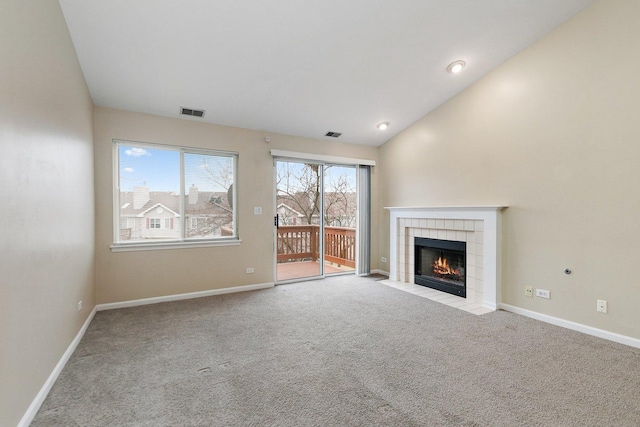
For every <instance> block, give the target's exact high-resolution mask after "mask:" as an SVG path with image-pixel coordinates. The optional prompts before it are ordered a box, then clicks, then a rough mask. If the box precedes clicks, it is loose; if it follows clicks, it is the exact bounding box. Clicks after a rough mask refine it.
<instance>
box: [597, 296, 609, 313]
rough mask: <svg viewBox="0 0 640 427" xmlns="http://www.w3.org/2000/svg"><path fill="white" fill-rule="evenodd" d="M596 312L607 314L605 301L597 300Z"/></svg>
mask: <svg viewBox="0 0 640 427" xmlns="http://www.w3.org/2000/svg"><path fill="white" fill-rule="evenodd" d="M596 311H598V312H599V313H607V302H606V301H605V300H601V299H599V300H598V301H597V302H596Z"/></svg>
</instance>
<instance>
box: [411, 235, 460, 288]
mask: <svg viewBox="0 0 640 427" xmlns="http://www.w3.org/2000/svg"><path fill="white" fill-rule="evenodd" d="M414 245H415V263H414V269H415V275H414V276H415V283H416V284H418V285H422V286H426V287H429V288H433V289H437V290H439V291H442V292H447V293H450V294H453V295H457V296H460V297H463V298H466V296H467V286H466V279H467V276H466V273H465V267H466V247H467V244H466V242H457V241H452V240H440V239H427V238H422V237H416V238H415V241H414Z"/></svg>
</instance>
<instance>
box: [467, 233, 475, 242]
mask: <svg viewBox="0 0 640 427" xmlns="http://www.w3.org/2000/svg"><path fill="white" fill-rule="evenodd" d="M475 242H476V232H475V231H467V243H475Z"/></svg>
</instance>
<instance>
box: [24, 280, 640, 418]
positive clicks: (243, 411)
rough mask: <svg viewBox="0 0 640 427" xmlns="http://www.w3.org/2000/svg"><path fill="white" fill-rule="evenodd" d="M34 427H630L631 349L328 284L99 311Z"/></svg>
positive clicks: (634, 387) (635, 405) (636, 407)
mask: <svg viewBox="0 0 640 427" xmlns="http://www.w3.org/2000/svg"><path fill="white" fill-rule="evenodd" d="M32 425H33V426H638V425H640V350H638V349H634V348H631V347H626V346H623V345H619V344H615V343H612V342H609V341H605V340H602V339H598V338H594V337H591V336H588V335H583V334H580V333H577V332H573V331H569V330H566V329H562V328H559V327H555V326H552V325H549V324H545V323H541V322H538V321H535V320H531V319H528V318H525V317H521V316H518V315H514V314H511V313H507V312H502V311H499V312H495V313H491V314H487V315H483V316H476V315H473V314H469V313H466V312H463V311H460V310H457V309H455V308H451V307H447V306H444V305H441V304H439V303H437V302H434V301H430V300H428V299H425V298H421V297H419V296H415V295H411V294H408V293H405V292H402V291H400V290H397V289H393V288H390V287H388V286H384V285H382V284H380V283H377V282H376V281H375V280H374V279H372V278H357V277H354V276H341V277H334V278H330V279H326V280H322V281H310V282H303V283H298V284H293V285H283V286H278V287H276V288H273V289H266V290H261V291H253V292H243V293H238V294H230V295H222V296H215V297H209V298H201V299H194V300H185V301H178V302H171V303H163V304H155V305H148V306H142V307H135V308H129V309H120V310H112V311H103V312H99V313H98V314H97V315H96V317H95V319H94V320H93V322H92V323H91V325H90V327H89V329H88V331H87V333H86V335H85V336H84V338H83V340H82V342H81V343H80V345H79V347H78V349H77V350H76V352H75V353H74V355H73V356H72V357H71V359H70V360H69V362H68V364H67V366H66V367H65V369H64V371H63V372H62V374H61V375H60V378H59V379H58V381H57V383H56V384H55V385H54V387H53V389H52V390H51V393H50V394H49V396H48V397H47V399H46V401H45V402H44V404H43V406H42V408H41V409H40V412H39V413H38V414H37V416H36V418H35V420H34V421H33V424H32Z"/></svg>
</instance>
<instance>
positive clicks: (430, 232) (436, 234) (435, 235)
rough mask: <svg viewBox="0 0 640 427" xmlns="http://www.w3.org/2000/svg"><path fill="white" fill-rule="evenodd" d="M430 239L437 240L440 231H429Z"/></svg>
mask: <svg viewBox="0 0 640 427" xmlns="http://www.w3.org/2000/svg"><path fill="white" fill-rule="evenodd" d="M429 237H430V238H432V239H437V238H438V230H436V229H433V230H429Z"/></svg>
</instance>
